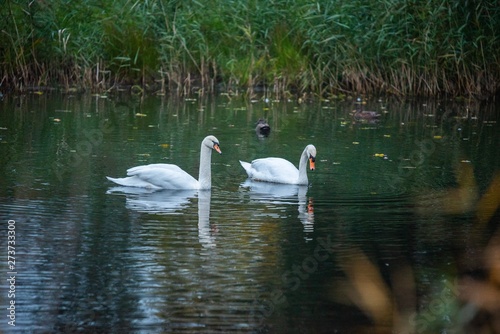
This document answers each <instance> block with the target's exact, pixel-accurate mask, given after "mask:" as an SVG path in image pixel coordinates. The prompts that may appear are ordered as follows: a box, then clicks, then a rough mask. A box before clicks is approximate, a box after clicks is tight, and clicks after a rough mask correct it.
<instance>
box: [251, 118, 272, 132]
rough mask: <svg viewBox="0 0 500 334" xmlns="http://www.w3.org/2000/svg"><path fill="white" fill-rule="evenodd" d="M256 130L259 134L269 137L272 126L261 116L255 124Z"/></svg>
mask: <svg viewBox="0 0 500 334" xmlns="http://www.w3.org/2000/svg"><path fill="white" fill-rule="evenodd" d="M255 132H256V133H257V135H258V136H261V137H262V136H263V137H267V136H269V133H271V127H270V126H269V124H267V122H266V120H265V119H263V118H260V119H259V120H258V121H257V124H256V126H255Z"/></svg>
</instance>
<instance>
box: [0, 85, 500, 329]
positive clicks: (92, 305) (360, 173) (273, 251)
mask: <svg viewBox="0 0 500 334" xmlns="http://www.w3.org/2000/svg"><path fill="white" fill-rule="evenodd" d="M1 103H2V105H1V108H2V111H1V113H0V157H1V158H0V201H1V202H0V213H1V216H2V221H3V222H2V226H4V227H3V229H4V231H6V229H7V221H8V220H9V219H11V220H15V221H16V233H17V234H16V236H17V241H18V247H17V249H16V256H17V257H18V268H17V269H18V282H19V283H18V284H19V285H18V290H17V291H16V292H17V293H16V297H15V298H16V305H19V307H18V311H17V313H16V328H23V329H24V330H25V331H27V332H119V331H132V332H144V333H149V332H155V333H156V332H173V333H178V332H185V333H203V332H215V331H220V332H254V333H258V332H272V333H294V332H296V333H298V332H304V333H326V332H335V331H338V332H349V333H355V332H374V331H378V332H391V331H396V332H405V331H406V332H411V331H413V332H419V333H432V332H439V331H443V330H446V331H451V330H459V329H460V330H462V329H465V330H467V329H470V328H475V327H478V328H480V327H481V326H483V325H485V326H486V325H488V326H494V324H493V325H492V324H491V323H488V321H487V320H484V321H483V322H478V321H477V319H485V317H486V319H495V316H498V314H497V313H495V312H496V311H495V310H497V309H498V308H496V307H498V300H500V299H496V301H495V299H494V298H493V299H487V298H486V297H485V296H488V295H489V296H496V295H495V294H497V295H498V294H500V292H499V291H498V289H497V288H496V285H495V284H496V283H498V277H500V276H497V275H498V272H497V271H495V270H494V268H498V260H497V259H496V258H495V257H493V256H490V255H489V254H493V253H494V252H495V251H496V250H497V249H498V247H500V243H499V242H495V240H497V239H498V231H497V222H498V203H499V198H498V194H499V193H500V191H499V183H500V181H499V176H498V174H497V173H498V170H499V166H500V157H499V155H498V147H499V144H500V142H499V141H500V140H499V135H498V133H499V125H498V123H497V119H498V116H497V115H498V114H499V111H498V108H497V107H495V105H494V104H479V103H477V104H475V103H469V104H466V103H464V102H460V103H458V102H451V101H439V102H438V101H406V102H401V101H394V100H383V99H382V100H376V99H374V100H368V101H367V105H366V106H365V108H367V109H372V110H376V111H378V112H380V113H382V117H381V119H380V120H379V121H378V122H356V121H354V120H353V118H352V116H351V111H352V110H353V109H354V107H353V101H351V100H348V101H337V102H335V101H322V102H315V103H305V104H297V103H296V102H294V101H288V102H274V101H269V102H265V101H263V100H259V101H256V102H253V103H250V102H248V103H247V102H244V101H239V100H237V99H232V100H229V99H228V98H227V97H224V96H223V97H220V98H217V99H192V100H182V101H179V100H171V99H168V98H160V97H144V98H143V97H137V96H128V95H126V96H107V97H103V96H46V95H40V96H39V95H33V96H21V97H16V98H10V97H8V98H6V99H5V100H4V101H3V102H1ZM261 117H263V118H265V119H267V120H268V122H269V124H270V125H271V128H272V130H271V134H270V135H269V136H268V137H259V136H257V135H256V133H255V130H254V128H255V122H256V121H257V120H258V119H259V118H261ZM208 134H213V135H215V136H216V137H217V138H218V139H219V140H220V144H221V150H222V152H223V154H222V155H220V156H219V155H214V156H213V157H212V190H211V191H208V192H207V191H201V192H198V191H159V192H150V191H137V190H135V189H128V190H127V189H117V188H114V184H112V183H111V182H109V181H107V180H106V178H105V176H113V177H123V176H125V173H126V169H128V168H130V167H133V166H137V165H141V164H149V163H157V162H163V163H174V164H177V165H179V166H180V167H181V168H183V169H184V170H186V171H187V172H188V173H190V174H191V175H193V176H195V177H197V175H198V162H199V146H200V141H201V140H202V139H203V138H204V137H205V136H206V135H208ZM310 143H311V144H314V145H315V146H316V148H317V151H318V155H317V159H316V170H315V171H312V172H311V171H309V173H308V176H309V181H310V185H309V186H308V187H298V186H286V185H273V184H262V183H255V182H249V181H248V180H246V174H245V172H244V171H243V169H242V168H241V166H240V165H239V162H238V160H245V161H250V160H252V159H256V158H261V157H268V156H279V157H283V158H286V159H288V160H290V161H291V162H292V163H294V164H295V165H298V161H299V157H300V154H301V152H302V150H303V149H304V147H305V146H306V145H307V144H310ZM6 244H7V239H6V238H2V239H1V240H0V245H1V247H2V249H6ZM1 266H2V267H1V268H2V272H3V273H6V272H7V269H6V268H5V266H6V263H5V262H2V265H1ZM5 275H6V274H4V276H5ZM6 296H7V295H6V293H2V294H1V297H0V302H1V303H2V305H7V304H8V303H9V300H7V297H6ZM483 297H484V298H483ZM492 300H493V301H492ZM488 316H489V317H490V318H488ZM463 319H469V320H465V321H464V320H463ZM4 320H5V317H4ZM474 326H475V327H474Z"/></svg>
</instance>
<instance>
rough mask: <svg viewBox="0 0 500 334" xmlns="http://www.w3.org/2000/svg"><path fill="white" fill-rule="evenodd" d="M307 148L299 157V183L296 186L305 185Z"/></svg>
mask: <svg viewBox="0 0 500 334" xmlns="http://www.w3.org/2000/svg"><path fill="white" fill-rule="evenodd" d="M307 159H308V156H307V148H305V149H304V151H303V152H302V155H301V156H300V162H299V181H298V184H307V182H308V180H307Z"/></svg>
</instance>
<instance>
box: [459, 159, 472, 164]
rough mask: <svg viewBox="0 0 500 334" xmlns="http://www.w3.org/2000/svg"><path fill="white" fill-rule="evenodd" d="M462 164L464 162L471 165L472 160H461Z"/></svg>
mask: <svg viewBox="0 0 500 334" xmlns="http://www.w3.org/2000/svg"><path fill="white" fill-rule="evenodd" d="M460 162H464V163H468V164H470V160H460Z"/></svg>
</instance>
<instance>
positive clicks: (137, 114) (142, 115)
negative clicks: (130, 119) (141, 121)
mask: <svg viewBox="0 0 500 334" xmlns="http://www.w3.org/2000/svg"><path fill="white" fill-rule="evenodd" d="M135 116H136V117H146V116H147V115H146V114H141V113H139V112H138V113H136V114H135Z"/></svg>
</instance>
